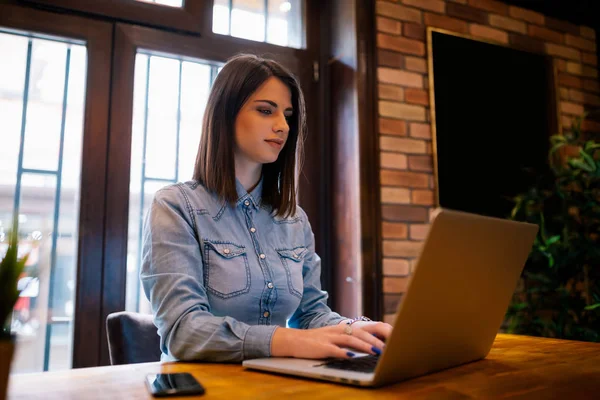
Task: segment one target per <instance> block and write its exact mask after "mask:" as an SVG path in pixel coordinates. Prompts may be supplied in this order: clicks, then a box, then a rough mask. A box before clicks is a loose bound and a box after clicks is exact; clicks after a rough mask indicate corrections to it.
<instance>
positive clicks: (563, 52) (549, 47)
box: [546, 43, 581, 61]
mask: <svg viewBox="0 0 600 400" xmlns="http://www.w3.org/2000/svg"><path fill="white" fill-rule="evenodd" d="M546 53H548V54H550V55H552V56H557V57H562V58H566V59H569V60H575V61H581V52H580V51H579V50H577V49H574V48H572V47H567V46H561V45H558V44H554V43H546Z"/></svg>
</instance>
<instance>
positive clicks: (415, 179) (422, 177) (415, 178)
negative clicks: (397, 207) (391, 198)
mask: <svg viewBox="0 0 600 400" xmlns="http://www.w3.org/2000/svg"><path fill="white" fill-rule="evenodd" d="M379 174H380V181H381V182H380V183H381V185H383V186H399V187H409V188H428V187H429V174H421V173H418V172H405V171H390V170H387V169H382V170H380V171H379Z"/></svg>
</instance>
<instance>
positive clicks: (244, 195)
mask: <svg viewBox="0 0 600 400" xmlns="http://www.w3.org/2000/svg"><path fill="white" fill-rule="evenodd" d="M262 186H263V178H262V176H261V177H260V181H258V185H256V187H255V188H254V189H252V191H251V192H250V193H248V192H247V191H246V189H245V188H244V186H243V185H242V184H241V183H240V181H239V180H238V179H237V178H236V179H235V189H236V191H237V195H238V199H237V202H236V207H239V206H240V205H248V206H252V207H254V208H255V209H258V208H259V207H260V202H261V200H262ZM246 201H248V204H246Z"/></svg>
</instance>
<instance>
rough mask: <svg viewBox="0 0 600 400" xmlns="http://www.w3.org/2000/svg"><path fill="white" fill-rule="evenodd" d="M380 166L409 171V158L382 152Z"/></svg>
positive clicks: (404, 155) (403, 155)
mask: <svg viewBox="0 0 600 400" xmlns="http://www.w3.org/2000/svg"><path fill="white" fill-rule="evenodd" d="M379 164H380V166H381V168H387V169H401V170H407V169H408V156H406V154H398V153H388V152H385V151H382V152H381V153H380V154H379Z"/></svg>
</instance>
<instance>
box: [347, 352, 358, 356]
mask: <svg viewBox="0 0 600 400" xmlns="http://www.w3.org/2000/svg"><path fill="white" fill-rule="evenodd" d="M346 354H347V355H348V357H354V356H355V355H356V354H354V353H353V352H351V351H349V352H347V353H346Z"/></svg>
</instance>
